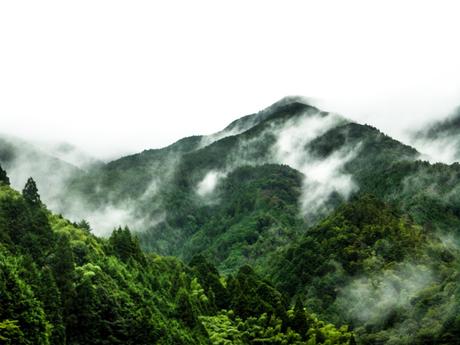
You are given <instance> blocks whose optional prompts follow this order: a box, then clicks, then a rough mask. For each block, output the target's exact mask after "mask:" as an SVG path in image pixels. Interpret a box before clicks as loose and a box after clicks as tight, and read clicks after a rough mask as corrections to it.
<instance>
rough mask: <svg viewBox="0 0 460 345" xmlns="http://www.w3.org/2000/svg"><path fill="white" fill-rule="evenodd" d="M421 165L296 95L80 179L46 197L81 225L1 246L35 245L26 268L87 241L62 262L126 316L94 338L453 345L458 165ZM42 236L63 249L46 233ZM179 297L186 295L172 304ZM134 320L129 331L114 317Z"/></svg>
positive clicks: (51, 221) (390, 142)
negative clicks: (64, 239)
mask: <svg viewBox="0 0 460 345" xmlns="http://www.w3.org/2000/svg"><path fill="white" fill-rule="evenodd" d="M446 126H447V125H446ZM447 127H452V126H450V125H449V126H447ZM447 127H446V128H444V129H446V130H447ZM440 128H441V127H440ZM425 157H426V156H425V155H424V152H419V151H417V150H416V149H414V148H413V147H411V146H408V145H406V144H404V143H401V142H399V141H397V140H394V139H393V138H391V137H389V136H387V135H386V134H384V133H382V132H380V131H379V130H378V129H377V128H375V127H372V126H369V125H365V124H358V123H354V122H352V121H350V120H348V119H346V118H344V117H342V116H340V115H337V114H333V113H327V112H324V111H321V110H320V109H317V108H315V107H313V106H311V105H309V104H306V103H305V102H304V101H302V100H301V99H298V98H287V99H284V100H282V101H280V102H278V103H275V104H274V105H273V106H271V107H269V108H267V109H265V110H263V111H261V112H259V113H257V114H253V115H249V116H246V117H243V118H241V119H238V120H236V121H234V122H233V123H231V124H230V125H229V126H227V127H226V128H225V129H224V130H222V131H221V132H218V133H216V134H213V135H209V136H193V137H188V138H184V139H182V140H179V141H177V142H176V143H174V144H172V145H170V146H167V147H165V148H162V149H155V150H145V151H143V152H141V153H138V154H134V155H130V156H126V157H123V158H120V159H117V160H115V161H112V162H109V163H107V164H100V165H97V166H94V167H91V168H89V169H87V170H86V171H82V170H73V171H72V172H71V174H70V175H69V176H67V177H66V182H65V183H64V184H62V185H59V188H58V189H57V190H56V189H54V190H53V193H50V192H46V191H45V192H44V193H43V194H44V195H45V197H43V200H46V195H53V196H54V197H55V199H54V200H57V201H58V202H57V205H58V208H57V209H56V208H55V207H54V206H51V207H50V208H51V209H52V210H56V211H58V212H59V213H62V214H63V215H65V216H66V217H68V218H70V219H71V220H72V221H73V222H74V223H72V222H69V221H67V220H65V218H63V217H62V216H56V215H53V214H52V213H50V212H49V211H47V210H46V208H45V207H44V206H43V204H41V206H40V209H42V212H44V214H46V217H45V218H46V219H48V225H47V223H46V222H45V221H43V220H40V221H39V222H38V223H37V224H36V225H33V226H36V229H37V234H38V235H37V236H35V237H34V236H33V237H30V235H27V234H28V232H27V231H26V232H24V230H23V228H24V229H26V228H29V227H31V228H32V229H33V226H32V225H28V224H29V223H24V224H23V223H19V225H16V224H13V225H12V226H19V228H18V229H21V230H17V233H18V234H21V235H20V236H17V237H14V236H15V235H13V237H11V236H10V235H8V236H5V237H4V243H5V245H6V246H7V250H8V251H9V252H8V253H13V254H14V256H17V255H19V256H21V257H22V256H24V255H25V254H24V253H22V252H20V251H19V252H17V251H14V250H12V249H11V248H15V246H17V245H18V244H17V242H18V241H26V242H24V243H22V244H19V246H23V248H26V247H28V248H30V249H32V251H31V255H32V256H33V257H32V259H31V260H32V261H34V262H36V261H37V260H38V261H39V260H44V261H43V262H45V263H46V262H47V261H46V260H48V259H49V257H52V255H53V254H50V253H53V252H55V251H56V250H57V247H58V245H56V243H57V242H56V241H58V239H59V236H58V235H56V234H59V233H60V231H61V230H60V228H59V227H57V225H56V224H60V225H59V226H60V227H64V228H65V229H67V230H66V231H67V232H69V234H68V235H69V236H70V239H72V238H78V241H77V242H78V244H76V243H74V242H73V241H72V240H70V249H69V247H68V246H67V245H65V246H67V247H66V248H67V249H66V251H69V250H70V251H71V252H73V255H74V257H75V258H77V257H79V256H82V255H83V257H86V255H89V256H88V257H87V259H78V260H80V261H76V262H75V265H76V266H75V267H79V266H81V267H86V266H85V265H87V264H88V265H89V264H91V265H96V266H98V267H99V268H98V269H100V270H101V271H97V270H98V269H96V270H95V269H93V266H88V267H87V268H85V269H89V270H90V271H91V273H88V274H89V275H90V276H92V275H93V273H94V274H95V275H96V276H98V274H99V273H98V272H100V274H101V275H102V276H101V278H100V279H101V280H100V281H101V282H103V287H101V288H100V289H99V288H98V289H99V290H97V291H98V292H97V293H96V294H95V295H94V296H93V297H94V298H96V297H95V296H99V295H101V294H102V295H103V296H105V295H106V294H108V295H111V293H112V291H116V292H117V293H116V296H117V297H113V298H115V300H116V298H120V299H119V300H116V301H118V302H114V301H115V300H112V299H110V301H111V302H110V303H109V302H107V304H110V305H112V304H113V305H115V306H117V308H118V306H119V307H120V308H121V309H119V310H118V309H117V310H115V311H112V310H110V311H109V312H108V314H107V315H105V314H104V315H101V314H100V313H98V312H96V313H95V314H94V315H96V316H94V315H93V316H94V317H95V320H96V319H98V318H99V319H101V318H102V319H104V317H106V316H107V317H108V318H109V319H110V322H109V326H107V325H103V326H100V327H102V328H98V329H97V330H95V331H94V332H96V333H95V334H96V335H94V336H92V337H93V338H94V339H100V338H101V337H104V335H103V334H105V333H104V332H109V333H110V334H111V335H113V334H115V333H116V332H120V333H116V335H113V337H114V339H116V341H119V342H123V341H125V342H127V341H129V339H138V338H136V337H135V335H134V334H131V333H129V332H130V331H127V330H126V331H119V328H117V327H118V326H119V325H120V324H122V325H125V326H126V325H127V326H126V327H128V328H132V329H133V330H135V329H150V328H152V329H160V330H161V331H158V332H159V333H158V334H157V333H155V334H154V335H152V334H148V335H145V338H139V339H141V340H137V341H138V343H142V341H144V340H145V339H157V340H156V341H157V342H158V343H162V342H163V343H196V344H202V343H203V344H206V343H208V342H209V341H211V343H213V344H225V343H229V342H230V343H235V344H255V343H260V342H265V343H273V344H296V343H299V344H300V343H302V342H305V341H308V343H309V344H314V343H318V344H320V343H321V344H323V343H324V344H329V343H328V339H330V343H332V344H336V343H347V342H349V343H350V344H353V343H354V342H355V341H356V342H357V343H359V344H369V345H370V344H401V345H402V344H455V343H456V341H457V340H458V338H459V337H460V335H459V333H458V332H459V329H460V318H459V315H460V310H459V308H460V303H459V302H458V301H459V300H460V290H459V288H460V287H459V280H460V277H459V273H458V272H459V269H460V252H459V248H460V241H459V236H460V233H459V229H460V197H459V196H460V190H459V188H460V165H459V164H458V163H454V164H450V165H448V164H441V163H437V164H431V163H429V162H426V161H424V160H423V159H425ZM39 163H44V164H46V161H41V162H38V163H37V164H39ZM59 169H61V168H60V167H59ZM59 169H56V173H57V174H58V172H59ZM32 175H33V174H32ZM50 176H52V175H50ZM43 185H44V186H49V187H50V188H51V189H53V184H51V183H48V184H47V183H46V180H45V181H44V182H43ZM38 186H39V189H40V191H41V190H42V187H41V186H42V184H41V183H39V184H38ZM5 188H6V189H5V192H6V193H7V194H8V195H10V194H11V195H16V198H18V199H19V200H20V199H21V197H20V196H19V195H18V194H17V193H16V194H14V192H13V191H11V190H10V189H9V188H8V187H6V186H5ZM9 203H10V202H7V204H8V205H9ZM10 208H11V207H10V206H7V209H10ZM13 209H14V208H13ZM27 212H29V211H27ZM27 212H26V213H27ZM27 214H28V213H27ZM11 217H13V218H14V217H15V216H14V215H12V216H11ZM21 217H25V218H27V217H28V216H21ZM21 219H22V218H21ZM87 221H89V223H88V222H87ZM5 224H7V225H6V227H5V229H8V226H9V225H8V224H9V221H5ZM34 224H35V223H34ZM125 225H129V227H130V228H131V229H132V230H133V232H134V233H135V236H134V235H132V234H131V232H130V231H128V230H124V226H125ZM119 226H121V227H122V228H119ZM49 227H51V228H52V229H53V230H52V234H54V235H53V236H57V237H56V238H57V239H56V238H53V236H51V235H49V234H48V235H46V233H47V231H48V230H46V231H45V233H42V232H43V231H44V230H43V229H47V228H49ZM90 228H91V229H93V232H94V233H95V234H104V235H105V236H104V238H98V237H96V236H94V235H92V233H91V232H89V230H88V229H90ZM114 228H115V229H117V230H116V231H114V232H113V231H112V230H113V229H114ZM8 231H9V230H8ZM7 233H8V234H16V232H13V233H9V232H7ZM43 236H45V237H44V238H46V240H41V238H42V237H43ZM50 236H51V237H50ZM72 236H74V237H72ZM119 241H121V242H119ZM35 242H37V243H38V244H39V247H37V248H35V246H36V244H35ZM40 243H41V244H40ZM47 243H48V244H47ZM84 243H91V245H89V244H84ZM8 246H13V247H11V248H10V247H8ZM34 248H35V249H34ZM126 251H127V252H126ZM33 252H36V254H32V253H33ZM5 255H7V256H8V255H10V254H5ZM27 255H28V254H27ZM27 255H26V256H27ZM34 255H35V256H34ZM165 256H167V257H165ZM20 260H22V259H20ZM74 260H76V259H74ZM82 260H83V261H82ZM85 260H86V261H85ZM107 260H108V261H110V262H111V264H110V265H109V264H108V263H107ZM29 261H30V260H29ZM38 261H37V263H36V265H38V267H41V266H40V265H42V266H43V265H49V264H48V263H46V264H44V263H43V262H41V263H40V262H38ZM18 262H19V261H18ZM184 262H185V264H184ZM18 265H19V266H21V265H22V263H21V262H19V263H18ZM19 266H18V267H19ZM50 267H51V266H50ZM51 268H52V267H51ZM75 272H80V271H79V270H76V271H75ZM81 272H83V271H81ZM85 272H86V271H85ZM121 276H122V277H124V278H123V280H121V281H118V280H117V279H118V278H116V277H121ZM156 276H160V277H162V278H159V279H160V282H159V281H157V280H155V279H156V278H155V279H154V280H152V279H153V278H152V277H156ZM77 277H78V275H77V273H73V278H72V279H74V280H72V281H73V285H77V286H78V284H80V283H81V281H83V280H84V279H83V278H81V277H80V278H78V279H81V280H78V279H77ZM21 279H23V278H21ZM34 279H38V278H34ZM40 279H41V278H40ZM75 279H77V280H75ZM98 279H99V278H98ZM114 279H115V280H116V281H113V280H114ZM132 279H134V280H133V281H134V282H135V283H133V284H134V285H135V286H136V288H131V287H130V286H131V281H132ZM23 281H25V283H27V284H29V283H30V284H32V283H31V282H29V281H27V280H25V278H24V279H23ZM98 282H99V280H98ZM30 284H29V285H30ZM97 284H99V283H97ZM97 284H96V286H97ZM101 284H102V283H101ZM104 284H108V285H104ZM177 284H178V286H179V288H178V289H175V288H173V286H175V285H177ZM197 284H198V285H197ZM248 284H249V285H248ZM181 289H182V290H183V291H182V290H181ZM32 290H33V287H32ZM179 290H181V291H182V292H181V294H179ZM133 291H137V292H136V293H138V294H137V295H132V293H133ZM118 293H119V295H118ZM37 294H38V292H37ZM179 295H187V296H188V297H187V298H185V297H181V298H180V301H181V302H180V303H179V300H178V299H179V297H178V296H179ZM74 298H75V296H74V295H72V297H71V298H70V299H71V300H74ZM85 298H86V297H85ZM98 298H99V297H98ZM110 298H112V297H110ZM144 299H147V300H144ZM157 299H160V300H161V301H159V300H158V301H157ZM152 301H154V302H152ZM69 303H70V302H69ZM78 303H83V302H81V301H80V302H78ZM94 303H95V307H94V308H93V307H91V308H90V310H93V309H94V310H104V307H101V305H100V304H101V303H102V304H104V303H106V302H105V301H100V300H97V301H96V302H94ZM117 303H118V304H117ZM181 303H182V305H181V307H180V308H185V310H188V312H187V318H186V319H181V316H180V315H181V313H182V311H181V312H179V311H177V310H178V309H177V308H179V307H178V305H179V304H181ZM126 305H130V306H134V307H129V308H127V309H123V308H124V307H125V306H126ZM304 306H305V307H306V311H304ZM64 307H65V306H64V305H61V306H60V308H64ZM133 308H134V309H133ZM157 309H158V310H157ZM62 310H64V309H62ZM132 310H138V312H137V314H136V315H139V316H138V319H136V320H135V321H133V320H131V319H130V318H128V319H127V320H125V319H124V318H123V317H121V315H128V314H129V315H132V314H131V312H132ZM151 310H155V312H152V311H151ZM180 310H183V309H180ZM190 310H192V311H190ZM68 312H69V313H70V310H68ZM85 312H86V311H85ZM45 313H46V312H45ZM145 313H147V314H148V313H150V314H148V315H151V316H149V317H148V320H144V319H143V316H142V315H144V314H145ZM151 313H153V314H151ZM60 315H61V316H60V317H61V318H62V317H63V315H64V314H60ZM299 315H301V316H299ZM118 317H120V318H121V319H118ZM297 318H300V319H301V320H303V321H302V322H299V323H297V321H294V319H295V320H297ZM158 320H161V321H158ZM305 320H306V321H305ZM319 320H324V321H319ZM47 322H48V324H51V323H52V322H51V321H49V320H48V321H47ZM59 322H61V323H65V322H67V321H59ZM68 322H70V323H69V324H65V325H64V326H65V328H66V329H69V330H70V331H69V332H72V331H71V329H72V327H74V326H73V325H72V323H71V322H74V321H68ZM132 322H134V324H132ZM137 322H140V324H137ZM45 323H46V322H45ZM294 323H295V324H296V326H294ZM328 323H330V324H328ZM332 325H336V326H337V327H339V329H338V330H337V329H336V328H335V326H332ZM125 326H123V327H125ZM75 327H77V328H79V329H80V327H83V326H82V325H78V326H75ZM85 327H89V328H91V327H90V326H88V325H86V326H85ZM98 327H99V326H98ZM107 327H108V329H110V331H107ZM136 327H140V328H136ZM348 327H350V328H348ZM115 329H117V330H115ZM326 329H327V330H328V331H326ZM348 329H353V333H354V335H355V336H356V339H355V338H354V336H353V337H351V335H350V333H349V332H348ZM292 331H294V333H297V335H295V334H294V333H292ZM138 333H139V332H138ZM140 333H141V332H140ZM50 334H51V333H50ZM69 334H70V336H75V335H72V333H69ZM123 334H129V337H128V338H126V339H124V338H122V337H123V336H124V335H123ZM153 336H155V337H157V338H152V337H153ZM88 339H89V338H85V340H84V341H89V340H88ZM121 339H123V340H121ZM262 339H263V341H262ZM268 339H270V340H268ZM75 341H76V342H77V341H79V342H80V343H84V341H83V340H82V339H78V340H75ZM116 341H115V340H114V341H113V342H109V343H117V342H116ZM77 343H78V342H77Z"/></svg>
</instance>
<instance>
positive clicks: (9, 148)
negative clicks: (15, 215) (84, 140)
mask: <svg viewBox="0 0 460 345" xmlns="http://www.w3.org/2000/svg"><path fill="white" fill-rule="evenodd" d="M0 164H1V165H2V166H3V167H4V168H5V169H6V170H7V171H8V173H9V175H10V178H11V183H12V185H13V186H14V187H15V188H17V189H19V190H21V189H22V188H23V187H24V184H25V183H26V181H27V179H28V178H29V177H31V176H33V177H34V179H35V180H36V181H37V183H38V185H39V187H40V188H41V189H43V192H42V193H43V195H42V197H43V198H44V199H45V200H47V201H48V202H49V204H50V206H55V205H56V203H55V202H56V200H57V199H58V198H59V197H60V196H61V193H62V190H63V189H64V188H65V184H66V183H67V181H68V180H69V179H70V178H71V177H73V176H75V175H78V174H80V173H81V172H82V171H81V170H80V168H78V167H76V166H75V165H72V164H70V163H68V162H66V161H64V160H62V159H59V158H57V157H56V156H53V155H51V154H49V153H48V152H46V151H44V150H42V149H40V148H39V147H38V146H37V145H36V144H33V143H31V142H27V141H25V140H21V139H18V138H15V137H11V136H6V135H3V136H0Z"/></svg>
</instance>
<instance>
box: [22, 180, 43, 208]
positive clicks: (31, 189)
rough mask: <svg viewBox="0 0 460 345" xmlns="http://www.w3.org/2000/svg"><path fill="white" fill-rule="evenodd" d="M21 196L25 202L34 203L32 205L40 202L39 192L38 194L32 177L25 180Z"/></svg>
mask: <svg viewBox="0 0 460 345" xmlns="http://www.w3.org/2000/svg"><path fill="white" fill-rule="evenodd" d="M22 196H23V197H24V199H25V200H26V201H27V202H29V203H31V204H34V205H39V204H41V201H40V194H38V188H37V184H36V183H35V181H34V179H33V178H32V177H29V179H28V180H27V182H26V185H25V186H24V189H23V190H22Z"/></svg>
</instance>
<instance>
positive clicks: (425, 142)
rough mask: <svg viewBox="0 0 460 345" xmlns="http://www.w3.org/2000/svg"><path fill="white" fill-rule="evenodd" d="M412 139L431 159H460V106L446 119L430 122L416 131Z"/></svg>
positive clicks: (448, 160) (440, 160)
mask: <svg viewBox="0 0 460 345" xmlns="http://www.w3.org/2000/svg"><path fill="white" fill-rule="evenodd" d="M412 141H413V143H414V145H416V146H417V147H420V149H421V150H422V151H423V152H425V153H426V154H427V155H428V159H430V161H437V162H444V163H453V162H458V161H460V108H458V109H457V110H456V111H454V112H453V113H452V114H451V115H450V116H448V117H447V118H446V119H443V120H441V121H435V122H432V123H429V124H428V125H426V126H425V127H424V128H422V129H420V130H418V131H416V132H414V133H413V134H412Z"/></svg>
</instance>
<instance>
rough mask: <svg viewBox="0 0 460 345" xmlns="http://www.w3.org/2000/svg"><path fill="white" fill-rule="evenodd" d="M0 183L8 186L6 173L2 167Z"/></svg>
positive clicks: (0, 168)
mask: <svg viewBox="0 0 460 345" xmlns="http://www.w3.org/2000/svg"><path fill="white" fill-rule="evenodd" d="M0 183H3V184H6V185H8V186H9V185H10V179H9V178H8V175H7V174H6V171H5V170H3V169H2V166H1V165H0Z"/></svg>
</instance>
